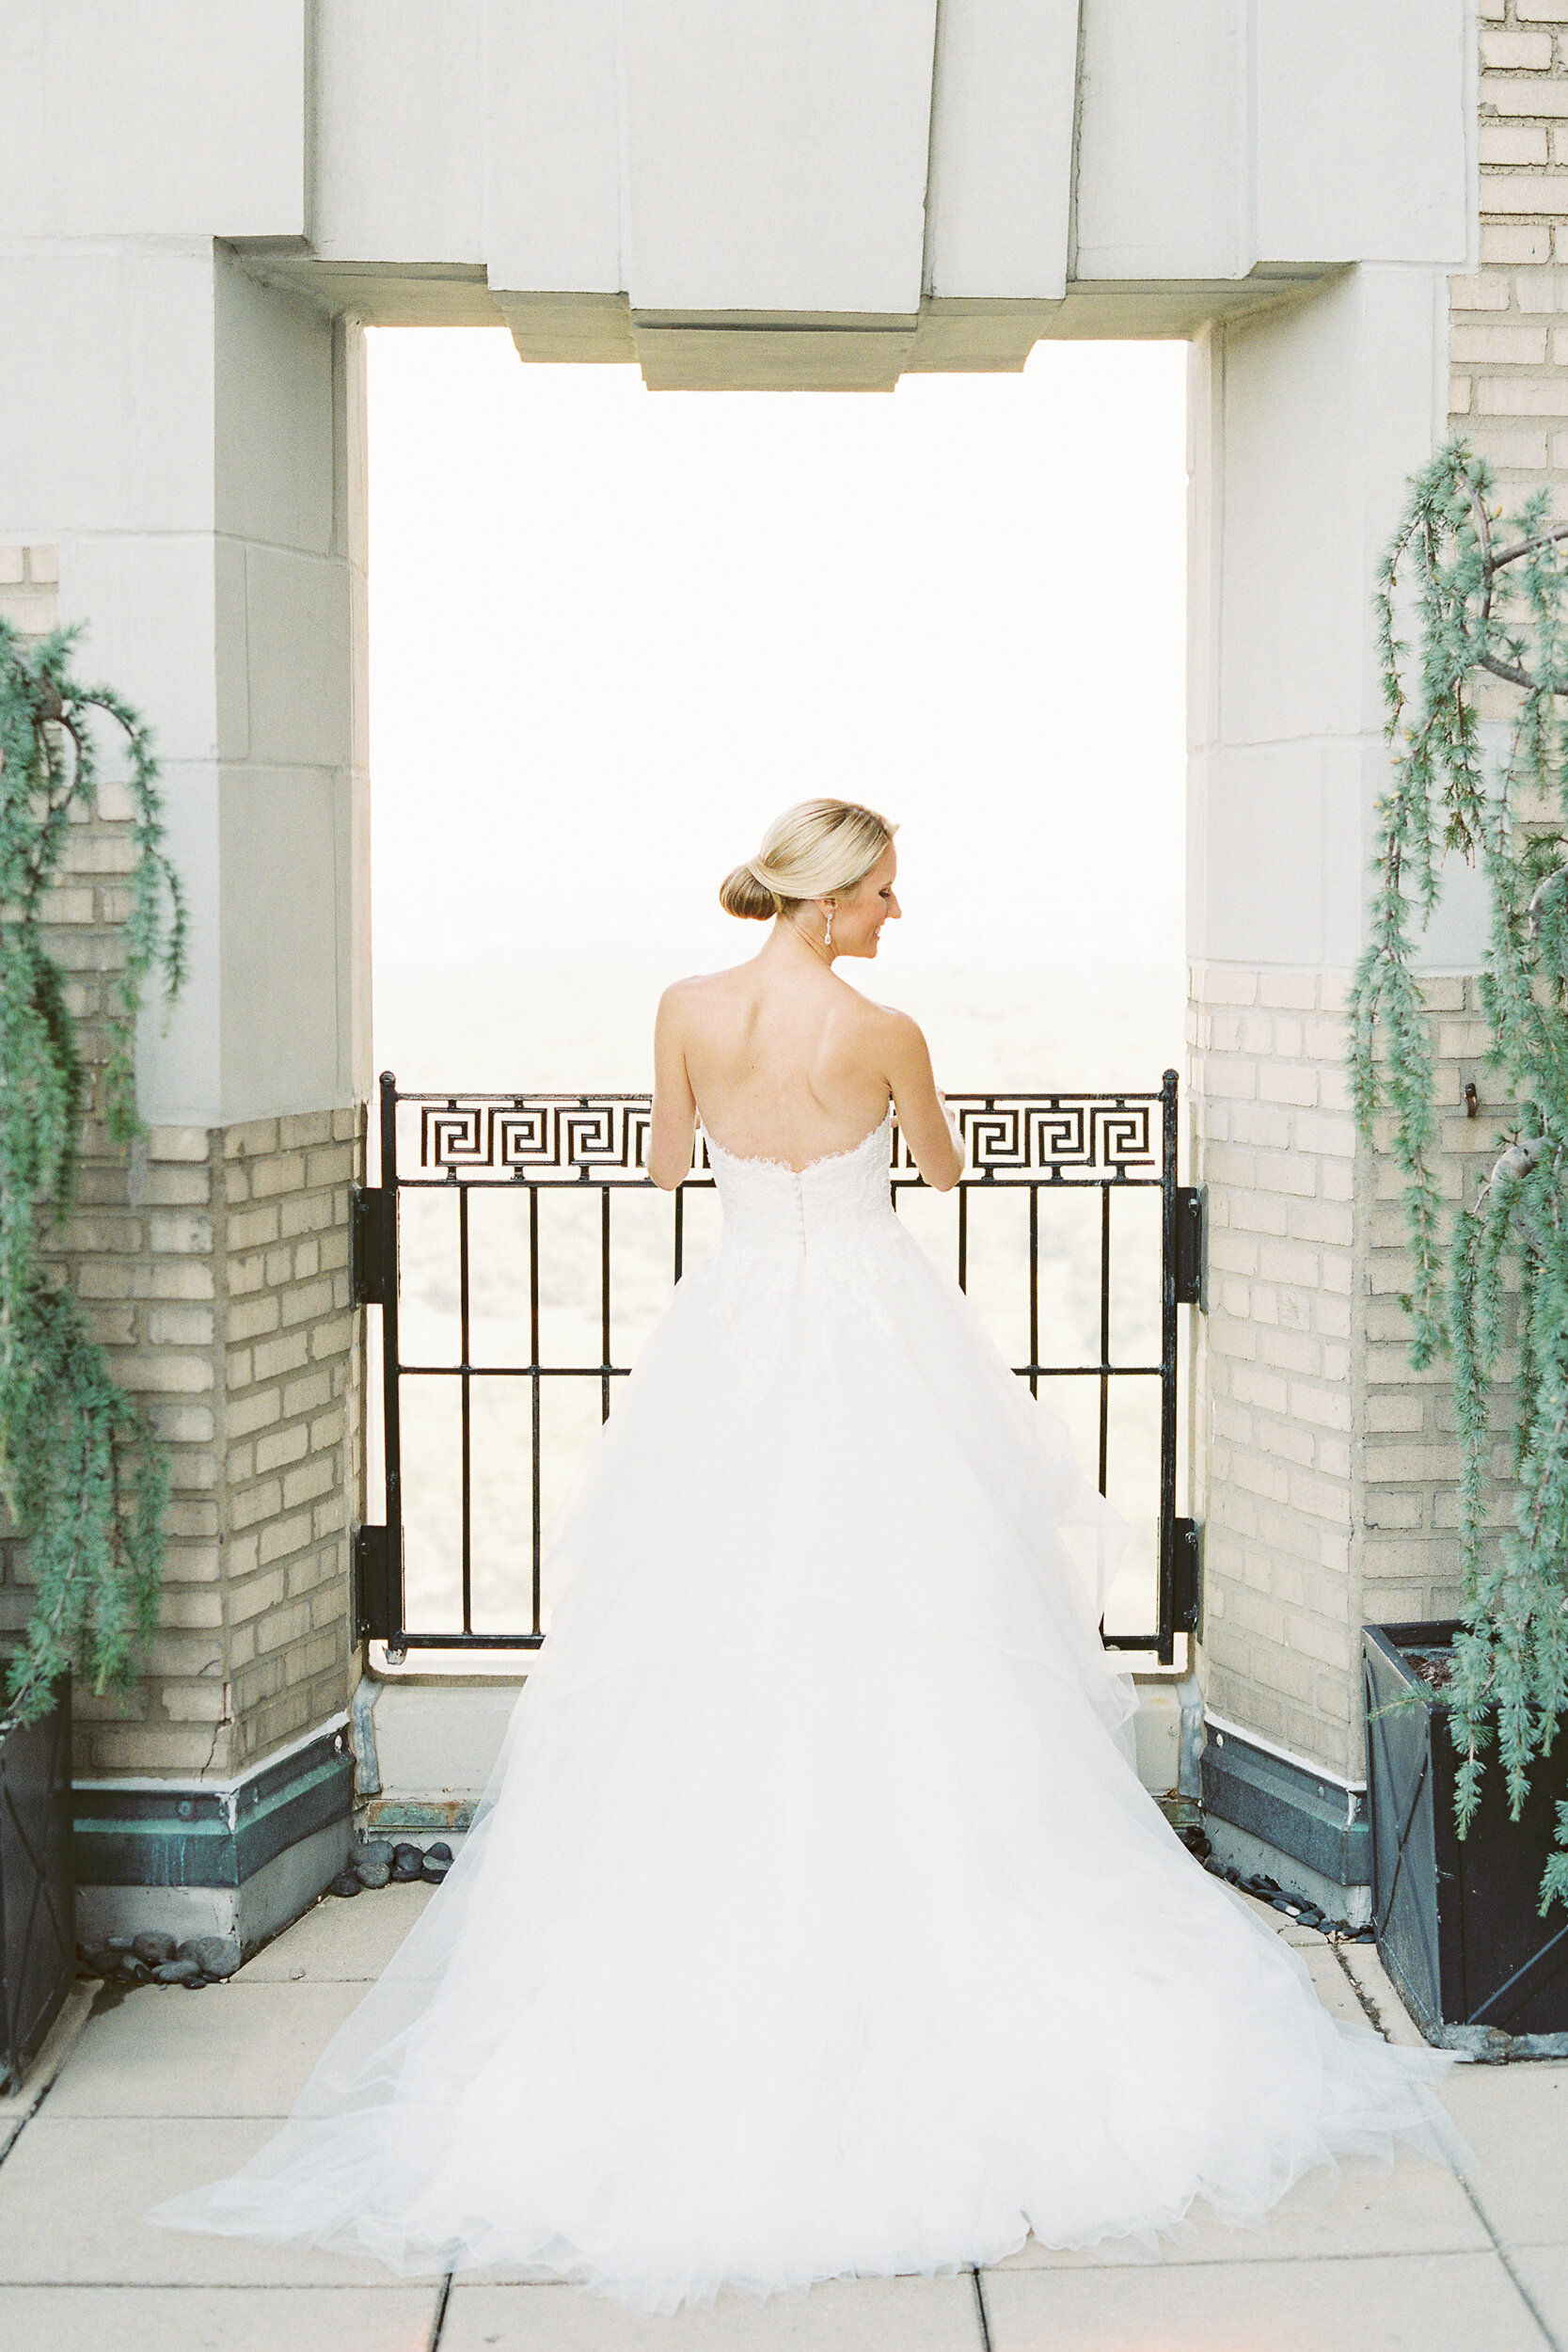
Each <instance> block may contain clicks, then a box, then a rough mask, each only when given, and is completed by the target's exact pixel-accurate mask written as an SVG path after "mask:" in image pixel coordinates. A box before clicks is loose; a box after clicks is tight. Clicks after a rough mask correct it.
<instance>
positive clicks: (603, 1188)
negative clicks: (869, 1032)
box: [354, 1070, 1201, 1664]
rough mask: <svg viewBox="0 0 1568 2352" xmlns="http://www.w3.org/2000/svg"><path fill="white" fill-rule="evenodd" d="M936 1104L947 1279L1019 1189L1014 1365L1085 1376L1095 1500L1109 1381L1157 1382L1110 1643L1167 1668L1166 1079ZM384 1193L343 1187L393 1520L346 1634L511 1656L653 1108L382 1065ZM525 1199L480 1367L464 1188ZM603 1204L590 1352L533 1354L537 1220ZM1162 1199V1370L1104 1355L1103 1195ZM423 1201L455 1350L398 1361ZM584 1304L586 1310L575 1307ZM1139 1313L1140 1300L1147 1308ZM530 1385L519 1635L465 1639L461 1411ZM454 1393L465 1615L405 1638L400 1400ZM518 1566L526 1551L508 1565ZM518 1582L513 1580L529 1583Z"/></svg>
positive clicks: (468, 1421)
mask: <svg viewBox="0 0 1568 2352" xmlns="http://www.w3.org/2000/svg"><path fill="white" fill-rule="evenodd" d="M946 1100H947V1106H948V1109H949V1110H950V1111H951V1112H952V1113H953V1115H954V1119H955V1120H956V1123H957V1125H958V1132H959V1135H960V1136H961V1138H962V1141H963V1144H964V1149H965V1153H966V1164H965V1167H964V1170H963V1174H962V1176H961V1177H960V1179H959V1182H958V1187H957V1196H958V1197H957V1254H958V1265H957V1272H958V1281H959V1284H960V1285H961V1286H967V1284H968V1281H969V1275H970V1258H971V1203H972V1201H973V1200H976V1199H977V1198H980V1197H983V1196H984V1195H985V1194H987V1193H994V1192H997V1191H1000V1190H1004V1189H1007V1190H1011V1189H1014V1188H1019V1187H1022V1188H1024V1189H1025V1190H1026V1192H1027V1198H1028V1235H1027V1268H1028V1271H1027V1281H1028V1321H1027V1334H1028V1339H1027V1360H1026V1361H1025V1362H1023V1363H1020V1364H1016V1365H1015V1366H1014V1370H1015V1371H1016V1372H1017V1373H1018V1375H1019V1376H1020V1377H1021V1378H1023V1379H1026V1380H1027V1381H1028V1383H1029V1386H1030V1389H1031V1391H1033V1392H1034V1393H1036V1394H1037V1393H1038V1391H1039V1384H1040V1382H1041V1381H1042V1380H1044V1381H1054V1380H1061V1379H1080V1380H1084V1379H1088V1380H1092V1381H1094V1382H1096V1383H1097V1384H1098V1402H1099V1414H1098V1447H1097V1470H1098V1478H1099V1485H1100V1490H1101V1493H1102V1494H1103V1493H1105V1492H1107V1490H1108V1479H1109V1472H1110V1456H1111V1384H1112V1382H1113V1381H1132V1382H1139V1381H1141V1382H1151V1381H1152V1382H1158V1384H1159V1503H1158V1575H1157V1585H1158V1598H1157V1606H1156V1610H1155V1619H1156V1621H1155V1622H1154V1623H1153V1624H1152V1625H1149V1626H1148V1627H1146V1628H1140V1629H1137V1630H1135V1631H1132V1632H1129V1631H1125V1630H1117V1631H1108V1632H1107V1633H1106V1636H1105V1639H1106V1641H1107V1643H1108V1644H1110V1645H1112V1646H1114V1647H1117V1648H1120V1649H1130V1650H1148V1651H1152V1652H1154V1653H1155V1654H1156V1655H1157V1657H1158V1658H1159V1659H1160V1661H1162V1662H1163V1663H1165V1664H1169V1663H1170V1662H1171V1661H1172V1660H1173V1658H1174V1654H1175V1637H1176V1635H1177V1634H1178V1633H1179V1632H1184V1631H1191V1630H1192V1629H1194V1628H1195V1627H1196V1622H1197V1604H1198V1563H1197V1537H1196V1529H1195V1527H1194V1524H1193V1522H1192V1521H1191V1520H1190V1519H1185V1518H1180V1516H1179V1515H1178V1513H1177V1509H1176V1470H1177V1459H1176V1457H1177V1364H1178V1309H1179V1307H1180V1306H1181V1305H1183V1304H1193V1303H1196V1299H1197V1295H1198V1279H1199V1276H1198V1267H1199V1258H1200V1254H1201V1252H1200V1208H1199V1201H1198V1196H1197V1194H1196V1192H1195V1191H1194V1190H1193V1189H1192V1188H1191V1187H1188V1186H1184V1185H1180V1184H1178V1183H1177V1077H1176V1073H1175V1072H1174V1071H1169V1070H1168V1071H1166V1073H1165V1074H1164V1085H1163V1086H1162V1087H1161V1089H1159V1091H1158V1092H1157V1093H1147V1094H1139V1093H1129V1092H1120V1093H1110V1094H1080V1093H1066V1092H1055V1093H1042V1094H1002V1093H995V1092H988V1093H983V1094H949V1095H948V1096H947V1098H946ZM380 1112H381V1117H380V1141H381V1171H380V1172H381V1182H380V1184H379V1185H378V1186H376V1187H375V1188H373V1189H368V1190H364V1191H360V1192H356V1196H355V1203H354V1291H355V1297H356V1301H357V1302H358V1303H360V1304H363V1305H369V1306H375V1307H378V1308H379V1310H380V1312H381V1324H382V1330H381V1342H382V1344H381V1379H382V1438H383V1452H384V1457H385V1483H386V1519H385V1523H384V1524H383V1525H381V1526H365V1527H361V1528H358V1529H356V1532H355V1569H356V1613H357V1621H358V1631H359V1635H360V1637H361V1638H362V1639H368V1640H373V1641H380V1642H385V1643H386V1644H387V1645H388V1656H389V1657H390V1658H391V1660H392V1661H394V1662H397V1661H401V1659H403V1658H404V1656H405V1655H406V1653H407V1652H408V1651H409V1650H411V1649H424V1650H503V1651H504V1650H515V1649H531V1648H536V1647H537V1646H538V1645H539V1644H540V1643H541V1642H542V1641H543V1639H544V1638H545V1629H544V1625H543V1614H544V1594H543V1588H542V1574H541V1571H542V1564H543V1559H544V1524H545V1510H544V1496H543V1491H542V1479H541V1465H542V1455H543V1438H544V1431H543V1420H542V1414H543V1404H544V1398H545V1394H546V1389H548V1388H551V1387H553V1385H554V1384H557V1383H561V1382H573V1383H577V1382H581V1381H584V1380H590V1381H596V1382H597V1384H598V1387H599V1406H600V1412H601V1416H602V1417H606V1418H608V1416H609V1413H610V1400H611V1394H612V1390H613V1385H614V1383H615V1382H616V1381H617V1380H619V1379H624V1378H625V1377H626V1374H627V1373H628V1372H629V1371H630V1369H631V1366H630V1364H629V1362H620V1361H616V1360H615V1351H614V1346H613V1327H614V1316H613V1313H612V1252H611V1238H612V1223H611V1216H612V1211H611V1203H612V1201H613V1200H615V1198H616V1197H617V1196H618V1195H624V1194H625V1193H626V1190H627V1189H628V1188H629V1187H640V1188H648V1189H651V1183H650V1179H649V1178H648V1177H647V1176H646V1175H645V1174H644V1172H643V1167H642V1160H643V1152H644V1147H645V1145H646V1141H647V1135H648V1127H649V1122H650V1119H651V1115H652V1114H651V1104H650V1102H649V1098H648V1097H647V1096H646V1095H639V1094H600V1095H582V1094H539V1095H515V1094H484V1095H481V1094H401V1093H400V1092H399V1091H398V1088H397V1082H396V1079H395V1078H394V1077H393V1075H392V1074H391V1073H390V1072H387V1073H384V1074H383V1076H382V1079H381V1102H380ZM699 1150H700V1152H701V1153H702V1158H701V1163H700V1165H699V1167H698V1168H695V1169H694V1171H693V1173H692V1174H691V1175H690V1176H689V1177H688V1178H687V1179H686V1181H685V1183H684V1184H682V1185H681V1186H680V1188H679V1189H678V1190H677V1191H676V1192H675V1194H674V1196H673V1219H672V1241H673V1253H672V1270H673V1278H674V1279H675V1280H676V1281H678V1280H679V1279H680V1276H681V1269H682V1265H683V1263H684V1258H685V1253H686V1248H687V1203H686V1195H687V1193H688V1192H689V1191H690V1190H698V1191H700V1190H704V1189H711V1187H712V1184H713V1176H712V1172H711V1168H710V1166H709V1163H708V1160H707V1154H706V1149H705V1145H704V1144H703V1143H702V1142H701V1139H699ZM891 1184H892V1187H893V1198H894V1203H895V1206H896V1205H897V1200H898V1196H899V1194H900V1192H902V1191H904V1190H906V1189H910V1188H922V1187H923V1180H922V1178H921V1175H920V1172H919V1170H918V1168H916V1167H915V1166H914V1163H913V1161H912V1160H911V1157H910V1154H909V1152H908V1150H907V1148H906V1147H905V1145H904V1142H903V1139H902V1137H901V1136H899V1134H898V1132H897V1129H896V1126H895V1130H894V1144H893V1162H892V1168H891ZM516 1188H521V1191H522V1194H523V1197H524V1198H525V1199H526V1203H527V1217H526V1225H527V1247H526V1260H527V1268H528V1280H527V1305H526V1316H522V1317H519V1318H518V1319H519V1321H520V1322H522V1321H525V1320H526V1345H525V1346H521V1347H519V1348H517V1349H516V1350H515V1354H514V1357H513V1359H510V1360H490V1359H486V1360H478V1359H476V1355H475V1349H474V1344H473V1326H474V1316H475V1311H476V1302H478V1301H482V1300H483V1296H484V1289H485V1284H486V1279H487V1273H486V1267H485V1264H484V1263H483V1249H481V1250H480V1251H479V1252H478V1253H477V1257H476V1248H475V1236H474V1232H473V1217H472V1214H471V1205H470V1204H471V1202H472V1200H473V1199H474V1198H475V1196H476V1194H478V1193H480V1192H482V1191H483V1192H485V1193H489V1194H492V1195H493V1194H494V1193H495V1192H496V1191H497V1190H498V1189H501V1190H515V1189H516ZM563 1189H564V1190H565V1191H568V1192H570V1193H572V1194H574V1195H578V1196H580V1195H582V1194H583V1193H587V1194H590V1195H593V1196H596V1200H597V1209H598V1215H597V1237H598V1262H599V1263H598V1298H597V1301H596V1302H595V1306H596V1321H597V1326H598V1341H599V1347H598V1359H597V1360H596V1361H586V1362H581V1363H568V1362H559V1361H546V1359H545V1354H546V1352H545V1348H544V1321H545V1317H544V1313H543V1311H542V1300H541V1284H540V1265H541V1254H542V1230H541V1209H542V1204H543V1202H544V1201H545V1200H546V1199H548V1198H549V1196H550V1195H551V1194H552V1193H553V1194H555V1195H557V1196H559V1195H560V1194H561V1193H562V1190H563ZM1066 1190H1072V1191H1078V1192H1083V1191H1089V1192H1096V1193H1098V1195H1099V1216H1098V1220H1097V1224H1098V1241H1097V1256H1098V1265H1097V1268H1096V1272H1097V1275H1098V1287H1099V1323H1098V1335H1097V1336H1098V1352H1097V1354H1096V1355H1095V1356H1094V1358H1093V1359H1092V1360H1086V1361H1078V1362H1072V1363H1055V1362H1045V1361H1042V1360H1041V1312H1042V1310H1041V1299H1040V1203H1041V1197H1042V1195H1045V1196H1047V1197H1048V1198H1049V1197H1050V1196H1051V1195H1053V1194H1060V1193H1061V1192H1063V1191H1066ZM1155 1190H1157V1191H1158V1192H1159V1194H1160V1197H1161V1198H1160V1210H1161V1216H1160V1247H1159V1253H1158V1265H1159V1274H1158V1280H1159V1300H1158V1318H1157V1329H1158V1335H1159V1336H1158V1350H1157V1360H1147V1361H1122V1360H1117V1359H1116V1358H1115V1351H1114V1349H1113V1344H1112V1248H1113V1220H1112V1201H1113V1199H1114V1197H1115V1196H1117V1194H1122V1193H1129V1192H1134V1191H1145V1192H1148V1191H1155ZM417 1194H443V1195H445V1196H447V1197H448V1199H449V1200H452V1201H453V1202H454V1204H455V1210H456V1216H455V1232H454V1234H453V1236H452V1251H453V1254H454V1258H455V1265H454V1267H453V1268H451V1269H450V1271H451V1272H453V1273H454V1274H455V1284H454V1292H455V1297H454V1310H455V1311H454V1318H453V1324H454V1327H453V1330H452V1340H453V1343H454V1344H452V1346H451V1350H450V1360H444V1361H420V1360H417V1359H406V1358H405V1357H404V1354H403V1353H402V1343H401V1339H400V1327H399V1324H400V1315H399V1307H400V1281H399V1251H400V1231H401V1227H400V1212H399V1203H400V1200H404V1199H406V1198H407V1197H408V1196H411V1195H417ZM581 1303H582V1304H583V1305H586V1304H587V1301H586V1300H583V1301H582V1302H581ZM1151 1303H1152V1302H1151ZM495 1381H507V1382H514V1383H515V1382H524V1383H526V1384H527V1392H528V1398H529V1414H528V1423H527V1427H528V1446H529V1479H528V1484H529V1510H528V1534H527V1539H526V1550H525V1548H524V1544H523V1542H522V1540H521V1538H522V1528H521V1525H520V1524H519V1525H518V1527H517V1528H516V1531H515V1533H516V1536H517V1538H518V1541H517V1542H516V1545H515V1565H516V1567H517V1568H518V1569H519V1570H523V1569H526V1582H527V1589H528V1595H529V1618H530V1621H529V1623H528V1624H526V1625H523V1626H520V1627H514V1628H511V1629H504V1630H494V1629H483V1628H480V1627H476V1625H475V1622H474V1620H475V1614H476V1611H475V1596H474V1516H473V1494H474V1476H473V1470H474V1404H475V1397H476V1393H477V1392H478V1391H479V1389H480V1387H481V1385H482V1384H484V1383H490V1382H495ZM421 1382H442V1383H449V1384H452V1386H453V1388H454V1390H455V1394H456V1399H457V1416H456V1446H457V1454H458V1488H459V1494H460V1513H459V1523H458V1526H457V1529H456V1531H455V1533H456V1541H457V1552H458V1557H457V1559H456V1561H455V1563H454V1564H453V1565H454V1566H455V1571H456V1573H455V1576H454V1578H453V1580H452V1591H453V1597H454V1600H455V1602H456V1615H457V1619H458V1621H457V1622H456V1623H454V1624H450V1625H440V1624H436V1625H410V1624H409V1623H408V1622H407V1609H406V1606H405V1581H404V1521H405V1511H404V1432H403V1403H404V1391H405V1388H406V1387H407V1385H408V1384H410V1383H421ZM519 1555H520V1556H519ZM515 1581H516V1582H517V1583H518V1584H521V1583H522V1582H523V1581H524V1579H523V1577H522V1576H518V1577H517V1578H516V1579H515Z"/></svg>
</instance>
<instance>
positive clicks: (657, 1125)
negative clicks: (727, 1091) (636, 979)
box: [647, 985, 697, 1192]
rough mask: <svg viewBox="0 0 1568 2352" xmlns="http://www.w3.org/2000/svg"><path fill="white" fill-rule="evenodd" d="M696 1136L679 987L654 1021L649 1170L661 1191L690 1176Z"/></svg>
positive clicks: (670, 991) (669, 990) (665, 996)
mask: <svg viewBox="0 0 1568 2352" xmlns="http://www.w3.org/2000/svg"><path fill="white" fill-rule="evenodd" d="M696 1134H697V1098H696V1096H695V1095H694V1094H693V1093H692V1091H691V1081H690V1079H689V1077H688V1076H687V1074H686V1048H685V1045H684V1043H683V1042H682V1038H681V1019H680V1004H679V990H678V985H677V987H675V988H667V989H666V990H665V992H664V993H663V995H662V996H661V997H660V998H659V1000H658V1013H657V1018H656V1020H655V1022H654V1118H653V1125H652V1127H651V1129H650V1130H649V1134H648V1157H647V1168H648V1173H649V1175H650V1176H651V1177H652V1178H653V1180H654V1182H655V1184H657V1185H658V1186H659V1188H660V1190H661V1191H664V1192H673V1191H674V1189H675V1186H676V1185H677V1184H679V1183H680V1180H681V1178H682V1177H683V1176H685V1175H688V1174H689V1172H690V1168H691V1146H692V1144H693V1142H694V1141H695V1139H696Z"/></svg>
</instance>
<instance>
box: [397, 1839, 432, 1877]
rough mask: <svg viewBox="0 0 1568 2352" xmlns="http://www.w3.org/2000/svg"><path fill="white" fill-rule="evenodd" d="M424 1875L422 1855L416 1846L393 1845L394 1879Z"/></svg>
mask: <svg viewBox="0 0 1568 2352" xmlns="http://www.w3.org/2000/svg"><path fill="white" fill-rule="evenodd" d="M423 1875H424V1855H423V1854H422V1853H421V1852H420V1849H419V1847H418V1846H394V1847H393V1849H392V1876H393V1877H394V1878H395V1879H417V1878H422V1877H423Z"/></svg>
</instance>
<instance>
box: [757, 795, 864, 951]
mask: <svg viewBox="0 0 1568 2352" xmlns="http://www.w3.org/2000/svg"><path fill="white" fill-rule="evenodd" d="M897 830H898V828H897V826H896V825H892V824H889V822H888V820H887V818H885V817H879V815H878V814H877V811H876V810H875V809H874V808H863V807H862V806H861V804H860V803H859V802H858V801H829V800H820V801H798V802H797V803H796V804H795V806H794V807H793V808H786V809H785V810H784V815H783V816H782V817H775V818H774V819H773V822H772V823H771V824H770V825H769V826H768V831H767V832H766V833H765V834H763V837H762V847H761V849H760V850H758V851H757V853H756V855H755V857H753V858H748V860H747V861H746V864H745V865H744V866H736V869H735V871H734V873H733V874H726V875H725V877H724V879H723V881H722V882H721V883H720V885H719V903H720V905H721V907H722V908H723V910H724V912H725V914H738V915H739V916H741V918H742V919H743V920H745V921H749V922H753V923H765V922H766V921H767V920H768V916H769V915H770V914H783V913H784V909H785V908H786V907H793V906H799V905H800V902H801V900H802V899H804V898H832V897H833V896H834V894H835V893H836V892H838V891H841V890H853V888H854V886H855V884H856V883H857V882H862V881H863V880H864V878H865V876H866V875H867V874H869V873H870V871H871V868H872V867H873V866H875V865H876V863H877V860H878V859H879V857H880V856H881V854H882V852H883V850H885V849H886V848H887V847H888V844H889V843H890V842H891V841H892V839H893V836H894V834H895V833H896V832H897Z"/></svg>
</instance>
